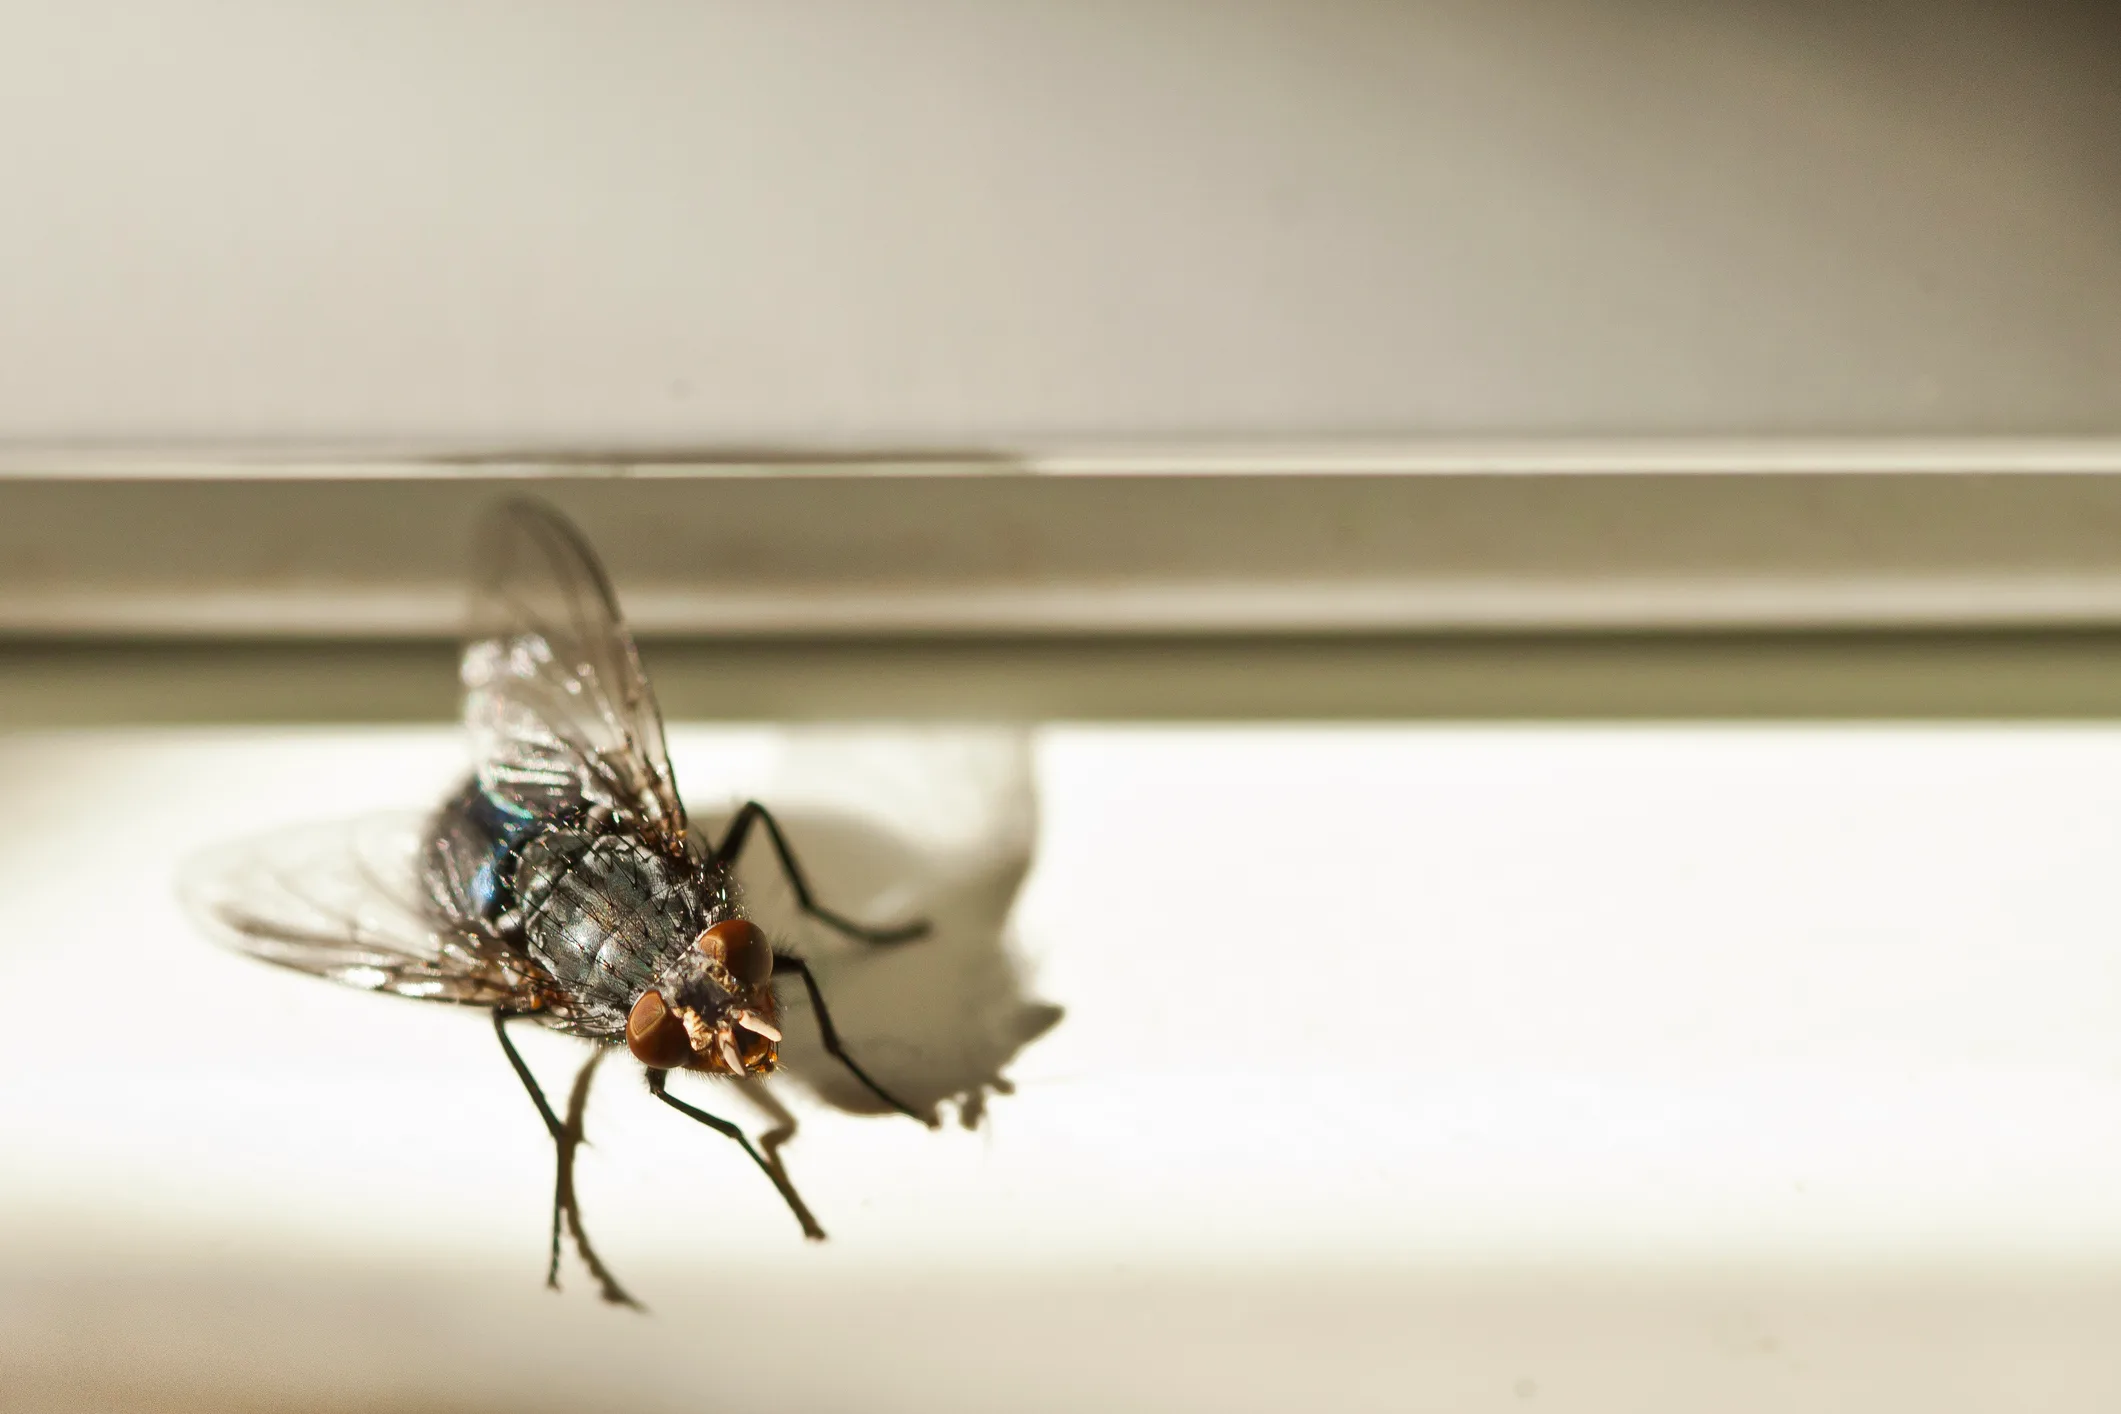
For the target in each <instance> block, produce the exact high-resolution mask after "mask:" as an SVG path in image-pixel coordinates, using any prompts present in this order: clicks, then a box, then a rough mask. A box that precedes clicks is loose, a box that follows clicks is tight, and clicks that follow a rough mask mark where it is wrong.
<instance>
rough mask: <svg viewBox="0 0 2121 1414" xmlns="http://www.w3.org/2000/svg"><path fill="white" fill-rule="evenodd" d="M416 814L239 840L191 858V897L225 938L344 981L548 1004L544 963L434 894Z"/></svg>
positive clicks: (204, 923)
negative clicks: (423, 868)
mask: <svg viewBox="0 0 2121 1414" xmlns="http://www.w3.org/2000/svg"><path fill="white" fill-rule="evenodd" d="M424 839H425V828H424V821H423V820H422V819H421V817H420V816H418V815H410V814H390V815H376V816H367V817H363V818H359V819H354V820H344V821H335V822H332V823H329V824H321V825H308V826H302V827H300V828H296V829H290V830H280V831H275V832H274V833H272V834H269V835H260V836H257V837H255V838H252V839H246V840H238V841H236V842H235V843H233V844H228V845H223V846H220V847H219V848H216V849H214V850H211V851H209V852H208V853H206V854H202V855H199V856H197V857H196V858H194V859H192V860H190V861H188V862H187V864H186V865H185V868H184V871H183V876H182V879H181V881H180V885H179V892H180V894H181V895H182V897H183V900H184V904H185V907H186V909H187V910H188V911H189V912H190V914H191V915H192V918H193V920H194V921H195V922H197V923H198V924H199V925H200V926H201V927H203V928H204V929H205V930H206V931H207V932H208V933H209V934H211V935H212V936H213V937H214V938H215V940H216V941H218V942H221V943H223V944H224V945H226V946H228V947H231V948H233V949H235V950H236V951H238V952H242V953H248V954H249V955H250V956H252V957H256V958H261V959H263V960H264V961H266V962H270V963H276V964H278V965H279V966H281V967H289V968H293V969H294V970H295V971H297V972H308V973H313V974H315V975H316V976H319V977H329V978H330V979H332V980H333V981H334V982H343V983H345V984H347V985H348V986H353V987H360V988H364V989H366V990H370V991H380V992H395V993H397V994H398V995H399V996H403V997H420V998H424V999H427V1000H430V1001H444V1002H461V1003H464V1004H466V1005H470V1006H487V1007H490V1006H508V1007H514V1008H517V1009H519V1010H523V1011H541V1010H545V1009H547V1008H549V1007H550V1006H552V1004H553V1003H554V1002H555V1001H556V1000H557V999H556V998H554V997H553V996H552V995H551V993H550V987H549V983H548V981H547V979H546V978H545V977H544V975H543V973H542V970H541V969H540V968H539V967H538V966H537V964H536V963H534V962H532V961H530V960H529V959H528V958H526V957H523V956H522V955H520V954H517V953H514V952H512V951H511V950H510V949H509V948H508V947H507V946H506V945H505V944H503V943H502V942H501V941H500V940H499V939H497V938H495V937H493V936H492V935H491V934H489V933H487V932H485V931H484V930H483V929H482V928H480V927H479V926H478V925H477V924H475V923H471V922H467V921H464V920H460V919H456V918H453V917H451V916H450V915H449V914H448V913H446V912H444V911H443V910H441V909H439V908H437V907H435V906H433V905H432V904H431V903H430V902H429V901H428V899H427V897H426V892H425V887H424V886H423V884H422V883H421V876H420V870H419V858H420V851H421V848H422V845H423V843H424Z"/></svg>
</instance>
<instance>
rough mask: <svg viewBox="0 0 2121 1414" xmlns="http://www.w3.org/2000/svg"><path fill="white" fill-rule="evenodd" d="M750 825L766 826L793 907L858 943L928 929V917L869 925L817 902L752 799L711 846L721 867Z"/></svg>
mask: <svg viewBox="0 0 2121 1414" xmlns="http://www.w3.org/2000/svg"><path fill="white" fill-rule="evenodd" d="M753 825H764V826H765V827H766V838H767V839H769V840H771V841H772V842H773V852H774V854H775V856H777V857H778V858H779V859H780V862H781V873H782V874H784V875H785V876H787V879H788V887H789V888H791V889H793V890H794V891H795V901H796V905H797V907H799V908H801V909H802V910H803V912H805V913H807V914H809V915H810V916H811V917H812V918H815V919H816V920H817V921H818V922H820V923H823V924H825V925H826V926H827V927H829V928H832V929H834V930H835V931H837V932H840V933H844V934H846V935H847V936H848V937H850V938H852V939H854V940H855V941H856V942H858V943H871V944H877V945H883V944H888V943H910V942H912V941H913V940H914V939H915V938H918V937H921V936H922V935H924V934H925V933H926V932H927V931H928V920H927V919H925V918H921V919H915V920H914V921H913V922H911V923H905V924H901V925H900V926H898V927H896V928H870V927H866V926H864V925H863V924H860V923H857V922H855V921H854V920H853V919H851V918H847V917H844V916H843V915H841V914H837V913H834V912H833V911H832V910H831V909H829V908H826V907H825V906H824V905H822V904H820V903H819V902H818V901H817V900H816V899H815V898H813V897H811V894H810V884H809V881H808V880H806V879H805V878H804V877H803V868H802V866H801V865H799V864H797V863H796V862H795V852H794V851H793V850H791V849H789V848H788V840H787V837H786V836H784V835H783V834H782V833H781V827H780V826H779V825H778V824H776V823H775V822H774V819H773V816H772V815H771V814H769V813H768V812H767V809H766V807H765V806H763V805H761V804H759V803H758V802H757V801H755V800H747V801H745V802H744V808H743V809H741V810H739V811H737V813H736V816H735V818H733V819H732V820H730V822H729V833H728V834H726V835H724V836H722V842H721V843H720V844H718V845H716V846H715V847H714V862H715V863H716V864H719V865H722V866H723V867H725V868H726V867H727V866H729V865H732V864H734V863H736V859H737V856H738V855H740V854H742V853H743V852H744V846H745V845H746V844H748V843H750V841H751V827H752V826H753Z"/></svg>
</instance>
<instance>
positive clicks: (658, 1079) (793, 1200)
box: [648, 1069, 825, 1242]
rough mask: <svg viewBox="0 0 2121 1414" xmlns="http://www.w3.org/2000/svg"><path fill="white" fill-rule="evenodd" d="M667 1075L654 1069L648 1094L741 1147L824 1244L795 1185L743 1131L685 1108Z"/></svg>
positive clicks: (820, 1230)
mask: <svg viewBox="0 0 2121 1414" xmlns="http://www.w3.org/2000/svg"><path fill="white" fill-rule="evenodd" d="M668 1074H669V1072H668V1071H663V1070H653V1069H651V1070H650V1071H649V1072H648V1093H649V1094H651V1095H653V1096H655V1097H656V1098H657V1099H658V1100H661V1101H662V1102H663V1103H664V1104H666V1105H668V1106H670V1108H672V1109H674V1110H676V1111H677V1112H678V1113H679V1114H681V1115H684V1116H686V1117H687V1118H690V1119H696V1120H698V1121H699V1122H700V1123H701V1124H704V1125H706V1126H707V1127H708V1128H709V1129H711V1130H713V1131H714V1132H715V1133H717V1134H721V1135H725V1136H727V1137H728V1138H730V1139H734V1140H735V1141H736V1142H737V1143H738V1144H739V1145H740V1146H742V1148H743V1150H744V1152H745V1153H747V1154H749V1155H750V1156H751V1162H753V1163H755V1164H757V1165H758V1166H759V1172H760V1173H763V1174H765V1175H766V1177H767V1178H768V1179H769V1180H770V1181H771V1182H772V1184H773V1186H774V1189H775V1191H777V1192H778V1193H779V1194H780V1195H781V1201H782V1202H784V1203H786V1204H787V1205H788V1211H789V1212H791V1213H793V1214H795V1220H796V1221H797V1222H798V1223H801V1224H802V1227H803V1236H805V1237H807V1238H809V1239H810V1240H811V1241H812V1242H823V1241H824V1240H825V1229H823V1228H821V1227H819V1226H818V1225H817V1219H816V1218H814V1217H812V1216H811V1215H810V1208H809V1205H808V1204H806V1203H804V1202H803V1198H802V1195H801V1194H799V1193H797V1192H796V1191H795V1185H794V1184H792V1183H790V1182H789V1181H788V1176H787V1175H786V1174H784V1173H782V1172H781V1171H780V1170H779V1168H778V1167H777V1166H776V1165H773V1164H769V1163H767V1162H766V1159H765V1156H764V1155H762V1154H760V1153H759V1151H758V1150H757V1149H755V1148H753V1147H752V1146H751V1141H750V1140H749V1139H748V1138H746V1137H745V1136H744V1131H743V1130H741V1129H738V1128H737V1127H736V1126H735V1125H733V1124H731V1123H730V1122H729V1121H728V1120H726V1119H722V1118H720V1117H719V1116H717V1115H711V1114H709V1113H707V1111H705V1110H703V1109H699V1108H697V1107H695V1106H692V1105H688V1104H686V1103H685V1102H684V1101H683V1100H680V1099H679V1098H678V1097H677V1096H675V1095H673V1094H671V1093H670V1092H669V1091H668V1090H666V1089H665V1088H663V1081H664V1078H665V1077H666V1076H667V1075H668Z"/></svg>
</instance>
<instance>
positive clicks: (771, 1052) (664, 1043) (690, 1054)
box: [626, 917, 781, 1075]
mask: <svg viewBox="0 0 2121 1414" xmlns="http://www.w3.org/2000/svg"><path fill="white" fill-rule="evenodd" d="M779 1022H780V1015H779V1012H778V1010H777V1009H776V1007H775V1006H774V1001H773V949H772V947H771V946H770V945H769V944H768V943H767V941H766V935H765V934H764V933H762V932H760V931H759V929H758V926H757V925H756V924H754V923H752V922H751V921H750V920H749V919H745V918H735V917H731V918H724V919H722V920H721V921H720V922H718V923H715V924H714V925H712V926H711V927H708V928H706V929H703V930H702V931H701V932H700V934H699V936H698V937H697V938H695V939H694V940H693V944H692V946H691V947H689V948H686V949H684V950H683V951H682V952H680V953H679V954H677V955H676V956H674V957H672V958H671V959H670V960H669V962H668V963H667V964H666V965H665V966H664V967H663V969H662V970H661V972H659V973H658V974H657V976H656V979H655V985H654V986H653V987H650V988H649V989H648V990H646V991H644V992H642V993H641V995H640V998H639V999H638V1000H637V1001H635V1002H634V1004H633V1009H632V1011H631V1012H629V1013H628V1015H627V1018H626V1045H627V1048H628V1049H630V1050H631V1051H632V1052H633V1055H634V1059H636V1060H638V1061H640V1062H641V1064H643V1065H646V1066H651V1067H653V1068H655V1069H658V1070H672V1069H677V1068H679V1067H684V1068H688V1069H692V1070H704V1071H707V1072H710V1073H712V1074H717V1075H767V1074H771V1073H772V1071H773V1068H774V1066H775V1065H776V1064H777V1063H778V1062H779V1059H780V1039H781V1033H780V1030H779Z"/></svg>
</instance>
